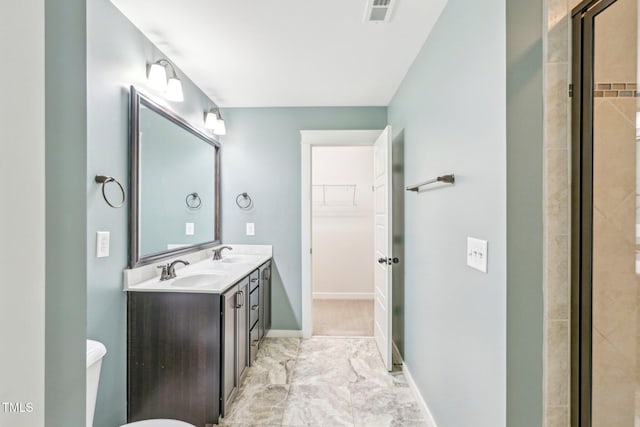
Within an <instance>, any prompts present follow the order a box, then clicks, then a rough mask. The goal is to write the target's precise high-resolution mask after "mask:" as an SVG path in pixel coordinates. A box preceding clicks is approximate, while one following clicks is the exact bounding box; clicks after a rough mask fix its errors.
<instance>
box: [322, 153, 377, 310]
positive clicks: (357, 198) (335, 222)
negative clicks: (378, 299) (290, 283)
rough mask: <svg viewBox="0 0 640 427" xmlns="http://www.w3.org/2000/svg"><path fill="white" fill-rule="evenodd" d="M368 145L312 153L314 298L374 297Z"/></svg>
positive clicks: (371, 202)
mask: <svg viewBox="0 0 640 427" xmlns="http://www.w3.org/2000/svg"><path fill="white" fill-rule="evenodd" d="M372 183H373V151H372V147H314V148H313V151H312V184H313V190H312V198H313V208H312V209H313V210H312V213H313V216H312V246H313V257H312V274H313V282H312V283H313V297H314V298H316V299H318V298H319V299H373V292H374V287H373V191H372Z"/></svg>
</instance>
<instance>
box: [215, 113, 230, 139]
mask: <svg viewBox="0 0 640 427" xmlns="http://www.w3.org/2000/svg"><path fill="white" fill-rule="evenodd" d="M213 133H215V134H216V135H226V134H227V127H226V126H225V125H224V120H222V117H221V118H219V119H218V121H217V122H216V127H214V128H213Z"/></svg>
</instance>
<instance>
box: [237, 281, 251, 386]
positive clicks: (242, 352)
mask: <svg viewBox="0 0 640 427" xmlns="http://www.w3.org/2000/svg"><path fill="white" fill-rule="evenodd" d="M236 298H237V304H236V307H237V342H236V348H237V350H238V353H237V364H238V385H239V384H241V383H242V379H243V378H244V376H245V374H246V373H247V367H248V365H249V354H248V353H249V324H248V323H249V321H248V319H249V311H248V309H247V308H248V307H247V306H248V305H249V303H248V302H249V278H246V279H245V280H243V281H242V282H240V284H239V285H238V293H237V294H236Z"/></svg>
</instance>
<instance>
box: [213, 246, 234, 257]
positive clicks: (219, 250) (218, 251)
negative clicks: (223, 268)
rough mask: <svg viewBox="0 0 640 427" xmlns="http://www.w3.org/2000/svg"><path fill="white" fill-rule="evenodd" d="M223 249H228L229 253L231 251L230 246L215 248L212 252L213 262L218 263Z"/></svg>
mask: <svg viewBox="0 0 640 427" xmlns="http://www.w3.org/2000/svg"><path fill="white" fill-rule="evenodd" d="M223 249H229V250H230V251H232V250H233V248H232V247H231V246H220V247H219V248H215V249H214V250H213V260H214V261H219V260H221V259H222V250H223Z"/></svg>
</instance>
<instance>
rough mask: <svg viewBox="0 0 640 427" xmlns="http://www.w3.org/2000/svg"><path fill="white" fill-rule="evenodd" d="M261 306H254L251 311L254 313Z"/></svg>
mask: <svg viewBox="0 0 640 427" xmlns="http://www.w3.org/2000/svg"><path fill="white" fill-rule="evenodd" d="M258 307H259V305H258V304H254V305H252V306H251V310H252V311H256V310H257V309H258Z"/></svg>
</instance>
